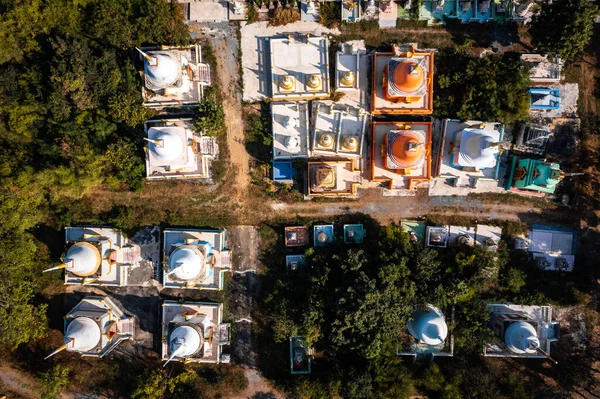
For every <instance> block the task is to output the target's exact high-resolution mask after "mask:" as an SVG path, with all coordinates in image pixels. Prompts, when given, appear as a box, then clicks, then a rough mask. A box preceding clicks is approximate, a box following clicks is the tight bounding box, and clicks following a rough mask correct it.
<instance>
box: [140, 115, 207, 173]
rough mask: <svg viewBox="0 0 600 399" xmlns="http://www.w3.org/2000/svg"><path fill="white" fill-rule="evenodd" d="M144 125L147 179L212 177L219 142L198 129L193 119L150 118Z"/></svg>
mask: <svg viewBox="0 0 600 399" xmlns="http://www.w3.org/2000/svg"><path fill="white" fill-rule="evenodd" d="M144 128H145V131H146V136H147V137H146V138H145V140H146V142H147V144H146V147H145V150H146V176H147V178H148V179H150V180H155V179H210V178H211V164H212V162H213V161H214V160H215V159H216V157H217V154H218V151H219V149H218V145H217V142H216V139H215V138H214V137H208V136H204V135H203V134H202V132H196V131H195V129H194V127H193V126H192V119H191V118H180V119H162V120H150V121H148V122H146V124H145V125H144Z"/></svg>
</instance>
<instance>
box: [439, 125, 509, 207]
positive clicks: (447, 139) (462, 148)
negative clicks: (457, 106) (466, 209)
mask: <svg viewBox="0 0 600 399" xmlns="http://www.w3.org/2000/svg"><path fill="white" fill-rule="evenodd" d="M503 137H504V126H503V125H502V124H500V123H493V122H479V121H467V122H463V121H460V120H456V119H445V120H444V121H443V123H442V142H441V145H440V146H439V152H438V153H437V154H436V155H437V156H436V157H435V158H436V159H437V162H436V163H435V164H434V166H433V168H432V169H433V172H432V174H433V177H434V179H433V180H432V182H431V184H430V186H429V195H451V194H455V195H468V194H469V193H470V192H503V191H504V188H503V187H502V184H501V182H500V180H501V179H502V178H503V175H504V170H505V168H506V155H507V153H508V152H504V151H503V148H502V143H503Z"/></svg>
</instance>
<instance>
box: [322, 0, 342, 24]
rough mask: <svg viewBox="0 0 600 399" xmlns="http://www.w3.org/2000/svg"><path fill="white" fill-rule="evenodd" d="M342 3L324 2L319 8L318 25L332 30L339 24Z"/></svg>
mask: <svg viewBox="0 0 600 399" xmlns="http://www.w3.org/2000/svg"><path fill="white" fill-rule="evenodd" d="M341 7H342V3H341V2H339V1H326V2H325V3H322V4H321V7H320V8H319V23H320V24H322V25H325V26H326V27H328V28H334V27H336V26H337V25H339V24H340V22H341V19H340V18H341V15H342V14H341V12H342V8H341Z"/></svg>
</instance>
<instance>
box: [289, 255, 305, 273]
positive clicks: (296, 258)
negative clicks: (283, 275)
mask: <svg viewBox="0 0 600 399" xmlns="http://www.w3.org/2000/svg"><path fill="white" fill-rule="evenodd" d="M285 265H286V267H287V268H288V269H290V270H292V271H294V270H298V269H299V268H301V267H302V266H304V255H286V257H285Z"/></svg>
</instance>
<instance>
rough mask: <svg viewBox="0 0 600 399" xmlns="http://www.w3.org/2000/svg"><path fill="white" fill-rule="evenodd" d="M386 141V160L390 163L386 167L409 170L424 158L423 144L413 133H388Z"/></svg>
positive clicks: (424, 149)
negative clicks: (390, 163)
mask: <svg viewBox="0 0 600 399" xmlns="http://www.w3.org/2000/svg"><path fill="white" fill-rule="evenodd" d="M387 140H388V143H387V147H388V159H389V160H390V161H391V162H392V165H387V166H388V167H391V168H398V169H410V168H414V167H417V166H418V165H419V164H420V163H421V162H422V161H423V159H424V158H425V153H426V151H427V149H426V146H425V143H424V142H423V140H422V138H421V137H419V135H418V134H417V133H416V132H415V131H411V130H408V131H402V132H390V133H388V136H387Z"/></svg>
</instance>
